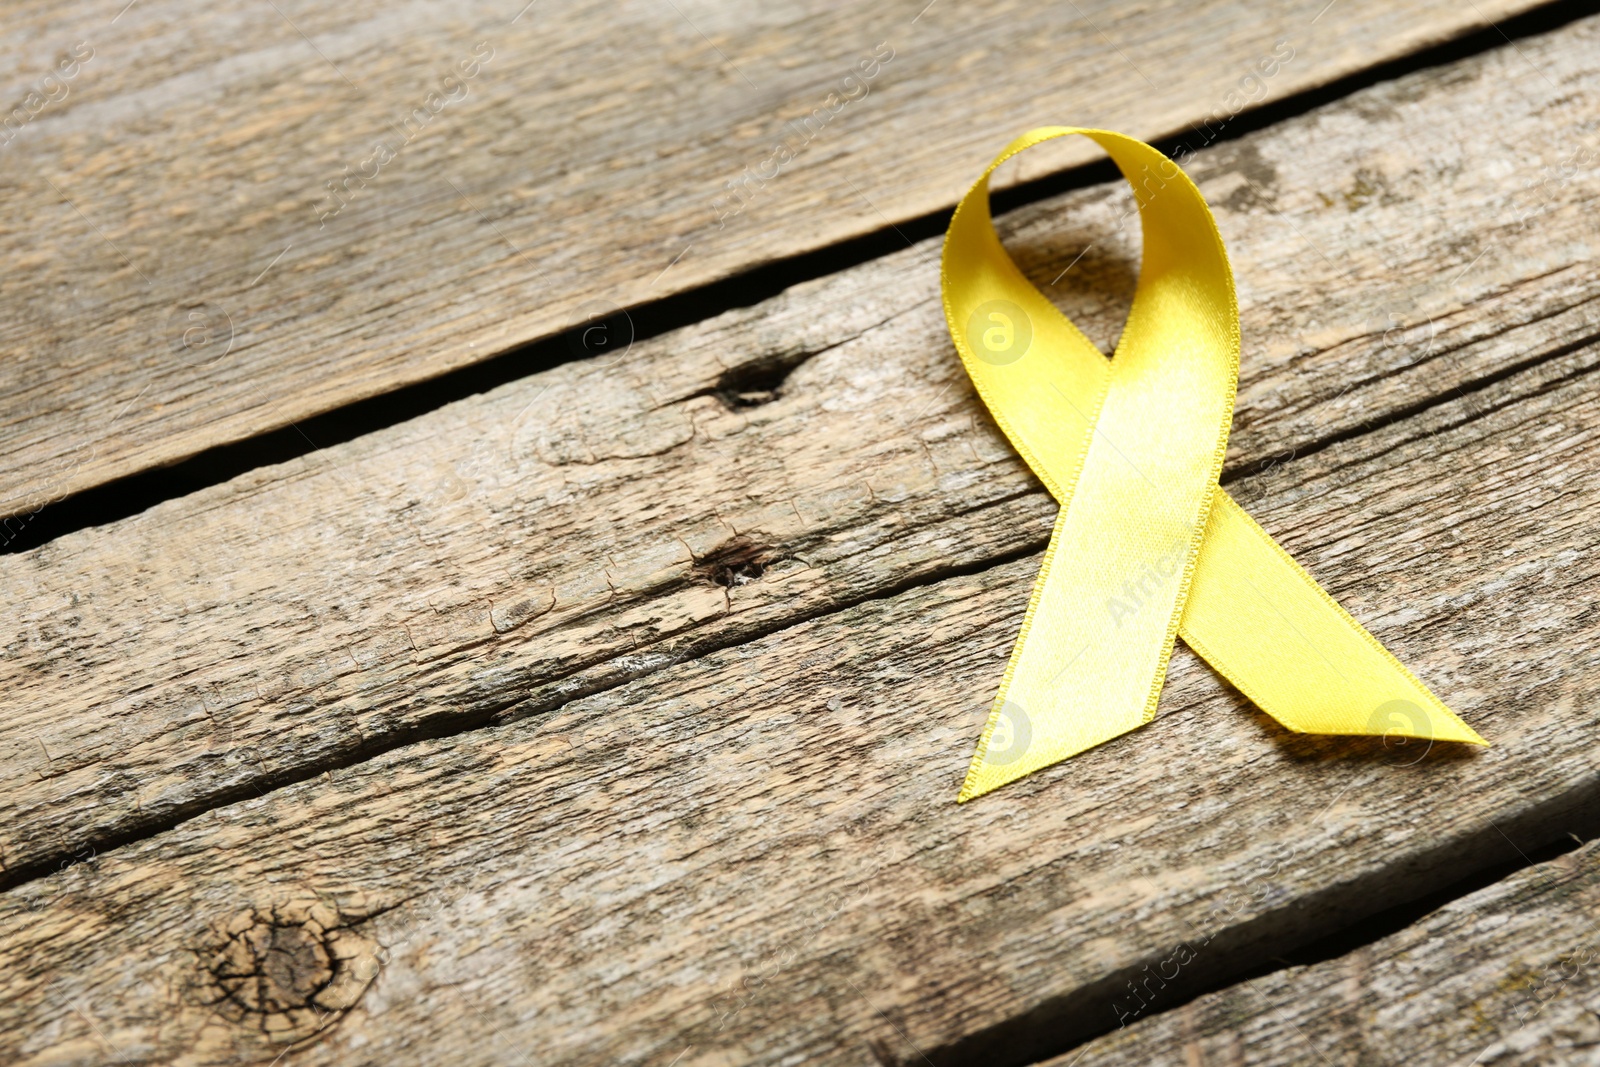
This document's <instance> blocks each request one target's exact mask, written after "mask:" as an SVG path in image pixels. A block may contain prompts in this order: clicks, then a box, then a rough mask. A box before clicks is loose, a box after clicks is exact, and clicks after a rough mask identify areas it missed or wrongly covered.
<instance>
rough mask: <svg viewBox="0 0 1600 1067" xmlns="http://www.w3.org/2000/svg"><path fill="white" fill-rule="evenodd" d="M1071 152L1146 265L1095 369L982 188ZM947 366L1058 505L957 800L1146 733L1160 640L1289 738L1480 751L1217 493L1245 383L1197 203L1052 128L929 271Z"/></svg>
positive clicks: (1188, 185)
mask: <svg viewBox="0 0 1600 1067" xmlns="http://www.w3.org/2000/svg"><path fill="white" fill-rule="evenodd" d="M1069 134H1082V135H1083V136H1085V137H1088V138H1090V139H1092V140H1094V141H1095V142H1096V143H1098V144H1099V145H1100V147H1101V148H1103V149H1105V151H1106V152H1107V153H1109V154H1110V156H1111V158H1112V160H1113V161H1114V162H1115V163H1116V165H1117V167H1118V169H1120V170H1121V171H1122V176H1123V177H1124V178H1125V179H1126V180H1127V181H1128V183H1129V184H1130V185H1132V186H1133V189H1134V194H1135V198H1136V200H1137V201H1138V204H1139V217H1140V222H1141V224H1142V230H1143V235H1144V253H1143V264H1142V265H1141V267H1140V272H1139V284H1138V288H1137V289H1136V291H1135V295H1134V300H1133V307H1132V309H1131V310H1130V311H1129V313H1128V320H1127V324H1126V325H1125V326H1124V328H1123V332H1122V339H1121V340H1120V341H1119V342H1118V345H1117V350H1116V356H1115V358H1114V359H1112V360H1109V361H1108V360H1107V359H1106V358H1105V357H1104V356H1103V355H1101V354H1100V352H1099V350H1097V349H1096V348H1095V347H1094V345H1093V344H1091V343H1090V342H1089V340H1088V338H1086V337H1084V336H1083V334H1082V333H1080V332H1079V331H1078V329H1077V327H1075V326H1074V325H1073V324H1072V323H1071V322H1070V321H1069V320H1068V319H1067V318H1066V316H1064V315H1062V314H1061V313H1060V312H1059V311H1057V310H1056V308H1055V306H1054V305H1052V304H1051V303H1050V301H1049V300H1048V299H1046V298H1045V297H1044V295H1043V294H1041V293H1040V292H1039V291H1038V290H1037V289H1035V288H1034V287H1033V285H1032V284H1031V283H1030V282H1029V281H1028V280H1027V279H1026V278H1024V277H1023V275H1022V272H1021V271H1019V270H1018V269H1017V267H1016V265H1015V264H1014V263H1012V261H1011V257H1010V256H1009V255H1007V254H1006V251H1005V249H1004V248H1003V247H1002V246H1001V244H1000V240H999V238H998V237H997V236H996V235H995V231H994V224H993V222H992V220H991V219H990V216H989V175H990V174H992V173H993V172H994V169H995V168H996V167H998V166H999V165H1000V164H1001V163H1004V162H1005V161H1006V160H1008V159H1010V158H1011V157H1012V156H1014V155H1016V154H1017V153H1018V152H1021V151H1023V150H1024V149H1026V148H1029V147H1032V146H1033V145H1036V144H1039V143H1040V142H1043V141H1048V140H1051V139H1052V138H1056V137H1065V136H1067V135H1069ZM940 274H941V283H942V288H943V292H944V311H945V318H946V320H947V321H948V323H949V326H950V336H951V337H952V338H953V339H954V341H955V346H956V351H957V352H959V353H960V355H961V361H962V363H963V364H965V366H966V368H967V373H968V374H969V375H971V377H972V382H973V384H974V385H975V386H976V387H977V390H978V394H979V395H980V396H981V397H982V398H983V402H984V403H985V404H986V405H988V408H989V411H990V413H991V414H992V415H993V416H994V419H995V422H996V423H998V424H999V426H1000V428H1001V430H1002V431H1004V433H1005V435H1006V436H1007V437H1008V438H1010V440H1011V443H1012V445H1014V446H1015V447H1016V449H1017V451H1018V452H1019V453H1020V454H1021V456H1022V458H1023V459H1024V460H1025V461H1026V462H1027V464H1028V466H1029V467H1031V468H1032V469H1033V472H1034V473H1035V474H1036V475H1038V477H1039V480H1040V481H1042V482H1043V483H1044V484H1045V487H1046V488H1048V489H1049V490H1050V493H1051V495H1053V496H1054V497H1055V498H1056V500H1057V501H1058V502H1059V503H1060V505H1061V510H1060V512H1059V513H1058V515H1057V518H1056V524H1055V530H1054V532H1053V533H1052V534H1051V537H1050V547H1049V549H1048V550H1047V551H1046V552H1045V555H1044V563H1043V565H1042V566H1041V567H1040V569H1039V577H1038V580H1037V581H1036V582H1035V584H1034V588H1033V595H1032V598H1031V599H1030V600H1029V602H1028V611H1027V615H1026V616H1025V617H1024V619H1023V623H1022V632H1021V634H1020V635H1019V636H1018V637H1017V644H1016V648H1015V650H1014V651H1013V652H1012V654H1011V662H1010V664H1009V665H1008V666H1007V667H1006V672H1005V676H1004V679H1003V680H1002V681H1001V683H1000V691H999V694H998V695H997V696H996V697H995V702H994V707H993V709H992V710H991V712H990V714H989V721H988V724H987V725H986V726H985V728H984V731H983V737H982V740H981V741H980V742H979V743H978V750H977V752H976V753H975V754H974V756H973V758H972V766H971V769H970V770H969V771H968V772H967V778H966V782H965V783H964V784H963V785H962V787H961V795H960V798H959V799H960V800H962V801H966V800H971V799H972V798H973V797H977V796H981V795H982V794H984V793H987V792H989V791H990V790H992V789H997V788H999V787H1000V786H1002V785H1005V784H1006V783H1007V782H1011V781H1014V780H1016V779H1018V778H1021V777H1022V776H1023V775H1026V774H1030V773H1032V772H1033V771H1036V770H1039V769H1040V768H1042V767H1047V766H1050V765H1051V764H1053V763H1057V762H1059V761H1060V760H1064V759H1066V758H1067V757H1069V756H1073V755H1076V754H1078V753H1080V752H1082V751H1084V750H1085V749H1088V748H1091V747H1093V746H1095V745H1098V744H1100V743H1102V742H1104V741H1109V740H1110V739H1112V738H1114V737H1117V736H1120V735H1121V734H1124V733H1127V732H1128V731H1129V730H1132V729H1135V728H1136V727H1139V726H1142V725H1144V724H1145V723H1147V722H1149V721H1150V720H1151V719H1153V718H1154V717H1155V713H1156V701H1157V698H1158V697H1159V695H1160V693H1161V686H1162V682H1163V681H1164V680H1165V677H1166V670H1167V660H1168V658H1169V657H1170V656H1171V654H1172V645H1173V640H1174V638H1175V637H1176V636H1182V638H1183V639H1184V641H1185V642H1187V643H1188V645H1189V647H1190V648H1192V649H1194V650H1195V651H1196V652H1197V653H1199V654H1200V655H1201V656H1202V657H1203V658H1204V659H1205V660H1206V662H1207V663H1209V664H1211V666H1212V667H1214V668H1216V670H1217V671H1219V672H1220V673H1221V674H1222V675H1223V677H1225V678H1227V679H1228V681H1230V682H1232V683H1233V685H1234V686H1236V687H1237V688H1238V690H1239V691H1240V692H1241V693H1243V694H1244V695H1245V696H1247V697H1248V698H1249V699H1250V700H1251V701H1252V702H1253V703H1254V704H1255V705H1256V706H1257V707H1259V708H1260V709H1261V710H1262V711H1265V712H1266V713H1267V714H1269V715H1271V716H1272V717H1273V718H1274V719H1276V720H1277V721H1278V722H1280V723H1282V724H1283V725H1284V726H1286V727H1288V728H1289V729H1290V730H1294V731H1297V732H1300V733H1310V734H1358V735H1360V734H1364V735H1373V736H1386V737H1387V736H1394V737H1401V738H1420V739H1425V740H1427V741H1428V742H1430V743H1431V742H1433V741H1464V742H1468V743H1471V744H1478V745H1482V744H1486V743H1487V742H1485V741H1484V740H1483V738H1481V737H1479V736H1478V735H1477V734H1476V733H1474V732H1473V730H1472V728H1471V727H1469V726H1468V725H1467V724H1466V723H1464V722H1462V721H1461V720H1460V719H1459V718H1457V717H1456V715H1455V714H1454V713H1452V712H1451V711H1450V709H1449V708H1447V707H1445V706H1444V704H1443V703H1441V702H1440V700H1439V698H1438V697H1436V696H1434V695H1433V694H1432V693H1431V692H1429V691H1428V688H1427V687H1426V686H1424V685H1423V684H1422V683H1421V682H1420V681H1418V680H1417V679H1416V678H1415V677H1414V676H1413V675H1412V674H1411V672H1410V671H1408V670H1406V669H1405V667H1404V666H1402V665H1401V664H1400V661H1399V660H1397V659H1395V658H1394V656H1393V655H1391V654H1390V653H1389V651H1388V650H1387V649H1385V648H1384V647H1383V645H1381V644H1380V643H1379V642H1378V640H1377V639H1376V638H1375V637H1373V636H1372V635H1371V634H1370V633H1368V632H1367V631H1366V630H1364V629H1363V628H1362V627H1361V624H1360V623H1358V622H1356V621H1355V619H1353V618H1351V617H1350V616H1349V615H1348V614H1347V613H1346V612H1345V611H1344V609H1343V608H1341V607H1340V606H1339V605H1338V604H1337V603H1336V602H1335V601H1334V599H1333V598H1332V597H1330V596H1329V595H1328V594H1327V593H1326V592H1324V591H1323V590H1322V588H1321V587H1320V586H1318V585H1317V583H1316V581H1315V580H1314V579H1313V578H1312V577H1311V576H1310V575H1309V574H1307V573H1306V572H1305V571H1304V570H1302V569H1301V567H1300V566H1299V565H1298V564H1297V563H1295V561H1294V560H1293V559H1291V558H1290V557H1289V555H1288V553H1286V552H1285V551H1284V550H1283V549H1282V548H1280V547H1279V546H1278V544H1277V543H1276V542H1274V541H1273V540H1272V538H1271V537H1269V536H1268V535H1267V534H1266V532H1265V531H1263V530H1262V529H1261V527H1260V526H1258V525H1256V523H1255V521H1254V520H1253V519H1251V518H1250V516H1249V515H1247V514H1246V513H1245V512H1244V509H1242V508H1241V507H1239V505H1238V504H1236V503H1234V501H1233V500H1232V498H1230V497H1229V496H1228V494H1227V493H1225V492H1224V491H1223V490H1222V488H1221V487H1220V486H1219V485H1218V484H1217V479H1218V476H1219V475H1220V474H1221V472H1222V460H1223V454H1224V452H1225V451H1226V449H1227V444H1228V426H1229V424H1230V423H1231V422H1232V421H1233V398H1234V391H1235V388H1236V387H1237V385H1238V379H1239V311H1238V306H1237V304H1236V302H1235V298H1234V289H1233V272H1232V270H1231V268H1230V267H1229V266H1228V256H1227V252H1226V251H1225V250H1224V248H1223V244H1222V236H1221V234H1219V233H1218V232H1217V225H1216V222H1215V220H1214V219H1213V218H1212V217H1211V211H1210V209H1209V208H1208V207H1207V206H1206V202H1205V199H1204V197H1202V196H1201V194H1200V190H1199V189H1197V188H1195V185H1194V183H1193V182H1192V181H1190V180H1189V177H1188V175H1186V174H1184V173H1183V171H1182V169H1181V168H1179V167H1178V165H1177V164H1175V163H1173V162H1172V161H1171V160H1170V159H1168V158H1167V157H1166V156H1164V155H1162V154H1161V153H1160V152H1158V151H1156V150H1155V149H1154V148H1151V147H1150V146H1149V145H1147V144H1145V143H1144V142H1142V141H1137V140H1134V139H1133V138H1131V137H1126V136H1123V135H1122V134H1118V133H1111V132H1109V131H1106V130H1090V129H1074V128H1068V127H1062V126H1049V127H1043V128H1040V129H1036V130H1031V131H1029V132H1028V133H1025V134H1023V135H1022V136H1021V137H1019V138H1017V139H1016V140H1015V141H1013V142H1012V143H1011V144H1010V145H1008V146H1007V147H1006V149H1005V151H1003V152H1001V153H1000V155H999V156H997V157H996V158H995V161H994V162H993V163H991V164H989V168H988V170H986V171H984V172H983V176H982V177H981V178H979V179H978V181H977V182H976V183H975V184H974V185H973V186H972V188H971V189H970V190H969V191H968V192H967V195H966V196H965V197H963V198H962V200H961V204H960V205H959V206H958V207H957V208H956V212H955V216H954V217H953V218H952V219H951V220H950V229H949V232H948V233H947V234H946V235H945V242H944V257H943V262H942V265H941V270H940Z"/></svg>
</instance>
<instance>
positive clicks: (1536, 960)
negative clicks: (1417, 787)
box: [1050, 844, 1600, 1067]
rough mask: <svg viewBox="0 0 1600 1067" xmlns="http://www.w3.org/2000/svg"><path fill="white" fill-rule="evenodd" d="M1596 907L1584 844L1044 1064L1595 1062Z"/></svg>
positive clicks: (1599, 974)
mask: <svg viewBox="0 0 1600 1067" xmlns="http://www.w3.org/2000/svg"><path fill="white" fill-rule="evenodd" d="M1597 913H1600V846H1597V845H1595V844H1589V845H1586V846H1585V847H1583V848H1582V849H1580V850H1579V851H1577V852H1574V853H1569V854H1568V855H1566V856H1562V857H1560V858H1559V859H1555V860H1551V861H1549V862H1547V863H1540V864H1536V865H1534V866H1532V867H1529V868H1527V869H1526V870H1523V871H1519V872H1517V873H1516V874H1514V875H1512V876H1510V877H1508V878H1506V879H1505V880H1503V881H1501V882H1497V883H1495V884H1494V885H1491V886H1489V887H1487V888H1485V889H1482V890H1479V891H1478V892H1476V893H1472V894H1470V895H1468V896H1465V897H1462V898H1460V899H1459V900H1455V901H1452V902H1450V903H1449V904H1446V905H1445V906H1444V907H1442V908H1440V909H1439V910H1438V911H1436V912H1434V913H1432V914H1431V915H1428V916H1427V917H1426V918H1424V919H1422V920H1420V921H1419V922H1417V923H1416V924H1414V925H1412V926H1409V927H1407V928H1406V929H1404V930H1401V931H1400V932H1398V933H1396V934H1394V935H1392V936H1390V937H1386V938H1383V939H1382V940H1380V941H1377V942H1374V943H1373V944H1371V945H1368V946H1365V947H1363V948H1361V949H1358V950H1357V951H1355V952H1352V953H1351V954H1350V955H1348V956H1345V957H1342V958H1339V959H1335V960H1329V961H1327V962H1324V963H1318V964H1315V965H1313V966H1309V967H1290V968H1287V969H1285V970H1282V971H1278V972H1275V973H1272V974H1268V975H1265V976H1263V977H1259V978H1253V979H1251V980H1250V981H1248V982H1245V983H1243V984H1241V985H1238V986H1234V987H1232V988H1229V989H1226V990H1223V991H1221V992H1217V993H1212V994H1208V995H1206V996H1204V997H1202V998H1200V999H1199V1000H1197V1001H1195V1002H1194V1003H1192V1004H1187V1005H1185V1006H1184V1007H1182V1008H1181V1009H1179V1010H1178V1011H1174V1012H1169V1013H1167V1014H1164V1015H1159V1016H1156V1017H1154V1018H1151V1019H1147V1020H1141V1021H1138V1022H1136V1023H1134V1024H1133V1025H1131V1026H1129V1027H1128V1028H1127V1029H1126V1030H1123V1031H1120V1032H1118V1033H1117V1034H1115V1035H1113V1036H1110V1037H1106V1038H1103V1039H1101V1040H1099V1041H1094V1042H1091V1043H1089V1044H1088V1045H1087V1046H1085V1047H1084V1048H1082V1049H1079V1050H1077V1051H1075V1052H1072V1053H1069V1054H1067V1055H1063V1056H1061V1057H1060V1058H1059V1059H1057V1060H1052V1061H1051V1064H1050V1067H1067V1065H1068V1064H1081V1065H1082V1067H1099V1065H1101V1064H1110V1063H1128V1064H1160V1063H1186V1064H1224V1063H1226V1064H1240V1065H1242V1064H1283V1063H1302V1062H1304V1063H1321V1064H1326V1065H1327V1067H1346V1065H1349V1067H1354V1065H1355V1064H1369V1063H1396V1064H1398V1063H1463V1064H1465V1063H1472V1064H1479V1063H1481V1064H1493V1065H1495V1067H1512V1065H1515V1064H1557V1063H1560V1064H1582V1063H1592V1062H1594V1059H1595V1055H1596V1050H1597V1048H1600V1012H1597V1011H1596V1006H1595V997H1596V994H1597V993H1600V930H1597V929H1596V926H1595V915H1596V914H1597ZM1159 984H1160V982H1159V978H1158V979H1157V981H1156V982H1153V983H1152V984H1151V988H1152V989H1156V988H1157V987H1158V986H1159ZM1129 1003H1130V1005H1132V1004H1133V1003H1135V1002H1133V1001H1132V1000H1130V1002H1129Z"/></svg>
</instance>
